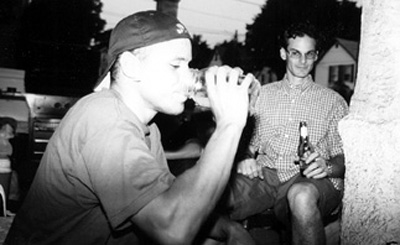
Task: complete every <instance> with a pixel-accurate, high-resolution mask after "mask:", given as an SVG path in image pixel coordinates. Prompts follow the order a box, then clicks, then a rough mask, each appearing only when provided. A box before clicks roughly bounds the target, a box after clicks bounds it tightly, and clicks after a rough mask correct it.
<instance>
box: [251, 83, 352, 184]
mask: <svg viewBox="0 0 400 245" xmlns="http://www.w3.org/2000/svg"><path fill="white" fill-rule="evenodd" d="M347 113H348V106H347V103H346V101H345V100H344V99H343V98H342V97H341V96H340V95H339V94H337V93H336V92H334V91H333V90H331V89H329V88H326V87H323V86H320V85H318V84H315V83H314V82H313V80H312V78H311V76H309V77H308V78H307V81H306V82H304V83H303V84H302V85H301V86H298V87H294V86H291V85H290V84H289V81H288V80H287V79H286V77H285V78H284V79H283V80H282V81H278V82H274V83H270V84H266V85H264V86H263V87H262V89H261V93H260V97H259V99H258V101H257V104H256V113H255V130H254V135H253V137H252V140H251V145H252V146H253V147H254V149H255V150H256V151H257V152H258V154H259V155H258V157H257V162H258V163H259V164H261V165H262V166H265V167H269V168H273V169H276V170H277V173H278V177H279V179H280V181H281V182H285V181H287V180H289V179H290V178H292V177H293V176H295V175H296V174H297V173H299V166H298V165H296V164H295V163H294V156H296V154H297V146H298V144H299V123H300V121H306V122H307V126H308V133H309V138H310V141H311V144H312V145H313V146H314V148H315V151H317V152H318V153H319V154H320V155H321V156H322V157H323V158H325V159H330V158H332V157H334V156H336V155H338V154H343V147H342V146H343V144H342V140H341V137H340V135H339V132H338V122H339V121H340V120H341V119H342V118H343V117H344V116H346V115H347ZM330 180H331V181H332V183H333V185H334V186H335V188H336V189H338V190H341V189H342V188H343V180H342V179H340V178H330Z"/></svg>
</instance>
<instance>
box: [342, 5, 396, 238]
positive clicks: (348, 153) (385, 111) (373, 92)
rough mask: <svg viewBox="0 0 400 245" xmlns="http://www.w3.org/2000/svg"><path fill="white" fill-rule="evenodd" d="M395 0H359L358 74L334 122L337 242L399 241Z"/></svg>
mask: <svg viewBox="0 0 400 245" xmlns="http://www.w3.org/2000/svg"><path fill="white" fill-rule="evenodd" d="M399 16H400V1H399V0H363V1H362V28H361V42H360V55H359V63H358V79H357V84H356V87H355V93H354V95H353V97H352V101H351V103H350V114H349V115H348V116H347V117H346V118H345V119H343V120H342V121H341V122H340V124H339V131H340V134H341V136H342V139H343V142H344V150H345V157H346V176H345V192H344V199H343V204H344V208H343V213H342V230H341V244H345V245H347V244H371V245H372V244H373V245H379V244H390V243H391V242H396V243H395V244H400V45H399V40H400V18H399Z"/></svg>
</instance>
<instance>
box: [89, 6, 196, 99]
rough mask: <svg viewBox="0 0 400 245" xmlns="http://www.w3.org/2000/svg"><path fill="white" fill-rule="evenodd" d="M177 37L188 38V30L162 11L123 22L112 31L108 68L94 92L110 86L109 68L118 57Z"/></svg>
mask: <svg viewBox="0 0 400 245" xmlns="http://www.w3.org/2000/svg"><path fill="white" fill-rule="evenodd" d="M177 38H188V39H190V38H191V37H190V34H189V32H188V31H187V29H186V27H185V26H184V25H183V24H182V23H181V22H180V21H179V20H178V19H176V18H175V17H173V16H170V15H167V14H164V13H162V12H159V11H154V10H150V11H144V12H138V13H135V14H132V15H130V16H128V17H126V18H124V19H122V20H121V21H120V22H119V23H118V24H117V25H116V26H115V28H114V29H113V30H112V32H111V36H110V43H109V46H108V52H107V56H106V69H105V70H104V72H103V74H101V76H100V77H99V80H98V82H97V84H96V85H95V88H94V90H95V91H99V90H101V89H103V88H109V87H110V72H109V71H110V69H111V67H112V66H113V64H114V62H115V60H116V59H117V57H118V55H119V54H121V53H123V52H125V51H130V50H134V49H137V48H142V47H146V46H150V45H152V44H156V43H160V42H165V41H169V40H172V39H177Z"/></svg>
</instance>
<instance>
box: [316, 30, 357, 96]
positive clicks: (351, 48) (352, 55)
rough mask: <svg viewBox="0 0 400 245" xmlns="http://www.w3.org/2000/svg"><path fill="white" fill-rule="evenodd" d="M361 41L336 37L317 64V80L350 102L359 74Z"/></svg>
mask: <svg viewBox="0 0 400 245" xmlns="http://www.w3.org/2000/svg"><path fill="white" fill-rule="evenodd" d="M358 51H359V43H358V42H356V41H350V40H346V39H341V38H336V41H335V43H334V44H333V45H332V47H331V48H330V49H328V51H327V52H325V53H324V54H322V57H320V59H319V61H318V63H317V64H316V66H315V82H316V83H318V84H321V85H323V86H326V87H329V88H332V89H334V90H336V91H337V92H339V93H340V94H342V96H343V97H345V99H346V100H347V101H348V102H349V99H350V97H351V94H352V93H353V91H354V86H355V83H356V75H357V62H358Z"/></svg>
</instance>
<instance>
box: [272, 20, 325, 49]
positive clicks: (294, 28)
mask: <svg viewBox="0 0 400 245" xmlns="http://www.w3.org/2000/svg"><path fill="white" fill-rule="evenodd" d="M305 35H307V36H309V37H311V38H313V39H314V40H315V43H316V45H315V47H316V50H317V51H319V50H320V36H319V32H318V31H317V28H316V27H315V26H314V25H313V24H311V23H310V22H296V23H293V24H291V25H289V26H288V27H287V28H286V29H285V30H284V31H283V33H282V35H281V36H280V37H279V45H280V46H281V47H282V48H284V49H286V48H287V47H288V45H289V39H290V38H296V37H304V36H305Z"/></svg>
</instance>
